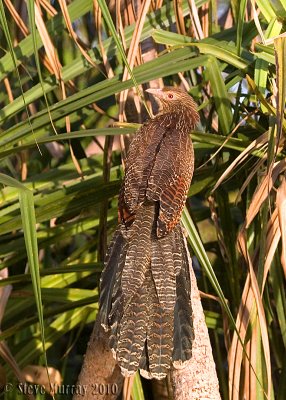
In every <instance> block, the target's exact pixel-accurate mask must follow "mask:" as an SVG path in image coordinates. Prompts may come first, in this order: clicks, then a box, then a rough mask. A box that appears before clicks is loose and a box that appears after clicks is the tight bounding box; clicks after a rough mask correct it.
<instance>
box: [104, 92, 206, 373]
mask: <svg viewBox="0 0 286 400" xmlns="http://www.w3.org/2000/svg"><path fill="white" fill-rule="evenodd" d="M151 93H154V94H155V93H157V94H158V97H160V99H161V102H162V105H163V111H162V112H161V113H160V114H159V115H157V116H156V117H155V118H153V119H152V120H150V121H148V122H147V123H145V124H144V125H143V126H142V127H141V128H140V129H139V130H138V131H137V134H136V136H135V138H134V139H133V141H132V143H131V145H130V147H129V151H128V155H127V160H126V169H125V177H124V181H123V184H122V188H121V191H120V195H119V207H118V208H119V218H120V225H119V226H118V228H117V230H116V232H115V234H114V237H113V240H112V242H111V244H110V246H109V250H108V252H107V256H106V262H105V267H104V271H103V273H102V278H101V283H100V289H101V294H100V318H101V323H102V325H103V326H104V327H105V328H106V329H108V330H109V338H110V343H109V344H110V347H111V349H112V350H113V354H114V356H115V357H116V359H117V361H118V364H119V366H120V368H121V371H122V373H123V375H125V376H130V375H133V374H134V373H135V372H136V371H137V370H138V369H140V372H141V374H142V375H144V376H145V377H147V378H156V379H162V378H164V377H165V376H166V374H167V373H168V371H169V369H170V368H171V366H172V365H174V366H175V367H182V366H184V363H185V361H187V360H188V359H190V357H191V355H192V341H193V326H192V308H191V301H190V278H189V264H188V258H187V250H186V242H185V239H184V237H183V234H182V229H181V226H180V224H179V220H180V217H181V213H182V209H183V207H184V204H185V200H186V196H187V192H188V189H189V185H190V182H191V179H192V174H193V169H194V154H193V146H192V143H191V140H190V137H189V131H190V130H191V129H193V128H194V126H195V125H196V123H197V122H198V120H199V115H198V113H197V111H196V105H195V103H194V101H193V100H192V98H191V97H190V96H188V95H187V94H186V93H184V92H182V91H181V90H180V89H170V88H165V89H163V90H161V91H160V90H159V91H156V90H155V91H154V90H153V91H151ZM170 95H171V96H170ZM170 98H172V101H170V100H169V99H170Z"/></svg>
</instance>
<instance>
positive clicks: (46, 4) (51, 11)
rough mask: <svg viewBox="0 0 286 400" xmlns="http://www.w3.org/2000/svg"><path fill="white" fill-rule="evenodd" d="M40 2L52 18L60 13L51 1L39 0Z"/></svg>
mask: <svg viewBox="0 0 286 400" xmlns="http://www.w3.org/2000/svg"><path fill="white" fill-rule="evenodd" d="M38 1H39V3H40V4H41V5H42V6H43V8H44V9H45V10H46V11H47V13H48V14H49V15H50V16H51V17H54V16H55V15H57V13H58V12H57V10H56V9H55V8H54V7H53V6H52V5H51V3H50V2H49V1H47V0H38Z"/></svg>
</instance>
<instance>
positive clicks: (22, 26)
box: [4, 0, 29, 36]
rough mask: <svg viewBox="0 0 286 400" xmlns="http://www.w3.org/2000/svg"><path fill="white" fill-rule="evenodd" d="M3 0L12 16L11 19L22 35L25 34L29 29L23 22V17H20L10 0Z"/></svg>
mask: <svg viewBox="0 0 286 400" xmlns="http://www.w3.org/2000/svg"><path fill="white" fill-rule="evenodd" d="M4 1H5V4H6V6H7V8H8V10H9V11H10V14H11V15H12V17H13V20H14V21H15V22H16V24H17V25H18V27H19V29H20V30H21V32H22V33H23V35H24V36H27V35H28V34H29V30H28V28H27V26H26V24H25V23H24V21H23V19H22V18H21V17H20V15H19V14H18V12H17V10H16V9H15V7H14V6H13V4H12V3H11V1H10V0H4Z"/></svg>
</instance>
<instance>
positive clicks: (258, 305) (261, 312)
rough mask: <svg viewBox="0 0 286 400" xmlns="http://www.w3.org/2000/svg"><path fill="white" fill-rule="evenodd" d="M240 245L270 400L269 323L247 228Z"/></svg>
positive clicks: (240, 235)
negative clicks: (251, 253) (259, 330)
mask: <svg viewBox="0 0 286 400" xmlns="http://www.w3.org/2000/svg"><path fill="white" fill-rule="evenodd" d="M238 244H239V247H240V250H241V253H242V255H243V256H244V258H245V260H246V262H247V264H248V268H249V273H250V278H251V279H250V285H251V289H252V292H253V296H254V299H255V303H256V309H257V314H258V320H259V326H260V329H261V339H262V345H263V350H264V356H265V364H266V371H267V382H268V388H267V396H268V398H269V399H270V395H271V363H270V360H271V358H270V347H269V337H268V332H267V322H266V317H265V312H264V307H263V303H262V297H261V296H262V294H261V293H260V290H259V286H258V282H257V279H256V275H255V272H254V267H253V264H252V260H251V258H250V255H249V252H248V249H247V241H246V228H245V226H243V227H242V229H241V230H240V232H239V235H238Z"/></svg>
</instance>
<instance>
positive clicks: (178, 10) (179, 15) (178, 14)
mask: <svg viewBox="0 0 286 400" xmlns="http://www.w3.org/2000/svg"><path fill="white" fill-rule="evenodd" d="M173 7H174V13H175V18H176V26H177V32H178V33H180V34H181V35H186V29H185V22H184V15H183V11H182V0H174V1H173Z"/></svg>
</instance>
